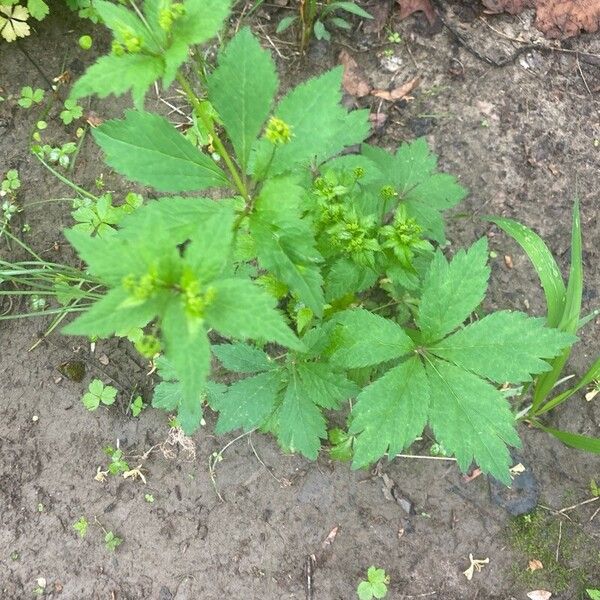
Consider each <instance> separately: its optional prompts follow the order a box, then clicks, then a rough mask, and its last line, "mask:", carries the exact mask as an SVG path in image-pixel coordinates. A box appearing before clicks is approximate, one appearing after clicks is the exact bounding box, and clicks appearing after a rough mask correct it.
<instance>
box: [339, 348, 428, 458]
mask: <svg viewBox="0 0 600 600" xmlns="http://www.w3.org/2000/svg"><path fill="white" fill-rule="evenodd" d="M428 411H429V383H428V381H427V377H426V374H425V369H424V367H423V364H422V363H421V361H420V359H419V358H417V357H412V358H409V359H408V360H407V361H405V362H403V363H402V364H400V365H398V366H397V367H394V368H392V369H390V370H389V371H388V372H387V373H386V374H385V375H383V376H382V377H380V378H379V379H377V380H376V381H375V382H374V383H372V384H371V385H369V386H368V387H366V388H364V389H363V391H362V392H361V393H360V394H359V396H358V398H357V399H356V404H355V405H354V408H353V409H352V413H351V422H350V427H349V430H348V433H349V434H351V435H356V436H357V437H356V440H355V442H354V460H353V463H352V466H353V468H362V467H365V466H367V465H370V464H371V463H373V462H375V461H376V460H378V459H379V458H381V457H382V456H383V455H384V454H386V453H387V454H388V455H389V457H390V459H392V458H393V457H394V456H395V455H396V454H398V453H400V452H402V450H403V449H404V448H406V447H407V446H409V445H410V444H412V442H413V441H414V440H415V439H416V437H417V436H419V435H421V433H422V432H423V428H424V427H425V425H426V424H427V416H428Z"/></svg>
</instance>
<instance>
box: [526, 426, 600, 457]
mask: <svg viewBox="0 0 600 600" xmlns="http://www.w3.org/2000/svg"><path fill="white" fill-rule="evenodd" d="M536 426H537V427H539V428H540V429H541V430H542V431H545V432H546V433H549V434H550V435H553V436H554V437H555V438H557V439H559V440H560V441H561V442H562V443H563V444H565V445H566V446H570V447H571V448H577V450H585V451H586V452H593V453H594V454H600V438H595V437H590V436H588V435H581V434H580V433H570V432H568V431H562V430H561V429H553V428H552V427H545V426H543V425H540V424H539V423H536Z"/></svg>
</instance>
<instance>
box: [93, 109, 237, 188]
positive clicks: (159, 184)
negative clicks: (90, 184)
mask: <svg viewBox="0 0 600 600" xmlns="http://www.w3.org/2000/svg"><path fill="white" fill-rule="evenodd" d="M94 138H95V140H96V142H97V143H98V145H99V146H100V147H101V148H102V150H104V152H105V154H106V162H107V163H108V164H109V165H110V166H111V167H113V168H114V169H116V170H117V171H118V172H119V173H121V174H122V175H124V176H125V177H127V178H128V179H131V180H132V181H138V182H140V183H143V184H145V185H149V186H152V187H154V188H155V189H157V190H160V191H163V192H183V191H189V190H201V189H205V188H209V187H224V186H227V185H228V184H229V183H228V180H227V177H226V175H225V174H224V173H223V171H221V169H220V168H219V167H218V166H217V165H216V164H215V162H214V161H213V160H212V159H211V158H209V157H208V156H206V155H205V154H202V153H201V152H200V151H199V150H198V149H197V148H196V147H195V146H194V145H193V144H192V143H191V142H190V141H188V140H187V139H186V138H185V137H184V136H183V135H182V134H180V133H179V132H178V131H177V130H176V129H175V128H174V127H173V126H172V125H171V124H170V123H169V122H168V121H167V120H166V119H165V118H163V117H161V116H159V115H156V114H153V113H147V112H137V111H133V110H128V111H126V112H125V118H124V119H121V120H117V119H115V120H111V121H106V122H105V123H103V124H102V125H100V127H97V128H96V129H94Z"/></svg>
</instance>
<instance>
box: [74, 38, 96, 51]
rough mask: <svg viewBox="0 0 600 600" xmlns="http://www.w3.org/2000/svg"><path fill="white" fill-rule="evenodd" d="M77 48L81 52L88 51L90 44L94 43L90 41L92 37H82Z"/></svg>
mask: <svg viewBox="0 0 600 600" xmlns="http://www.w3.org/2000/svg"><path fill="white" fill-rule="evenodd" d="M78 43H79V47H80V48H81V49H82V50H89V49H90V48H91V47H92V44H93V43H94V42H93V40H92V37H91V36H90V35H82V36H81V37H80V38H79V42H78Z"/></svg>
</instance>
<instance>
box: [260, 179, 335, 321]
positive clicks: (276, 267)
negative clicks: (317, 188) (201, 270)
mask: <svg viewBox="0 0 600 600" xmlns="http://www.w3.org/2000/svg"><path fill="white" fill-rule="evenodd" d="M302 194H303V190H302V188H300V187H299V186H298V185H296V183H295V182H294V181H293V180H290V179H274V180H269V181H268V182H267V183H266V184H265V186H264V188H263V189H262V191H261V194H260V196H259V197H258V199H257V201H256V208H255V211H254V212H253V214H252V216H251V217H250V232H251V233H252V237H253V240H254V244H255V248H256V253H257V255H258V260H259V263H260V265H261V267H263V268H264V269H266V270H268V271H271V272H272V273H273V274H274V275H275V276H276V277H277V278H278V279H279V280H281V281H283V282H284V283H286V284H287V285H288V286H289V287H290V289H291V290H292V291H293V292H294V293H295V294H297V296H298V298H299V299H300V300H301V301H302V302H304V304H306V305H307V306H308V307H309V308H310V309H311V310H312V311H313V313H314V314H315V315H317V316H318V317H320V316H322V314H323V305H324V304H325V300H324V297H323V290H322V284H323V280H322V277H321V273H320V269H319V266H318V265H319V264H320V263H321V262H322V260H323V259H322V257H321V255H320V254H319V252H318V251H317V250H316V248H315V245H316V244H315V239H314V233H313V231H312V228H311V227H310V225H309V223H308V222H307V221H306V220H303V219H302V218H301V210H300V202H301V198H302Z"/></svg>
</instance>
